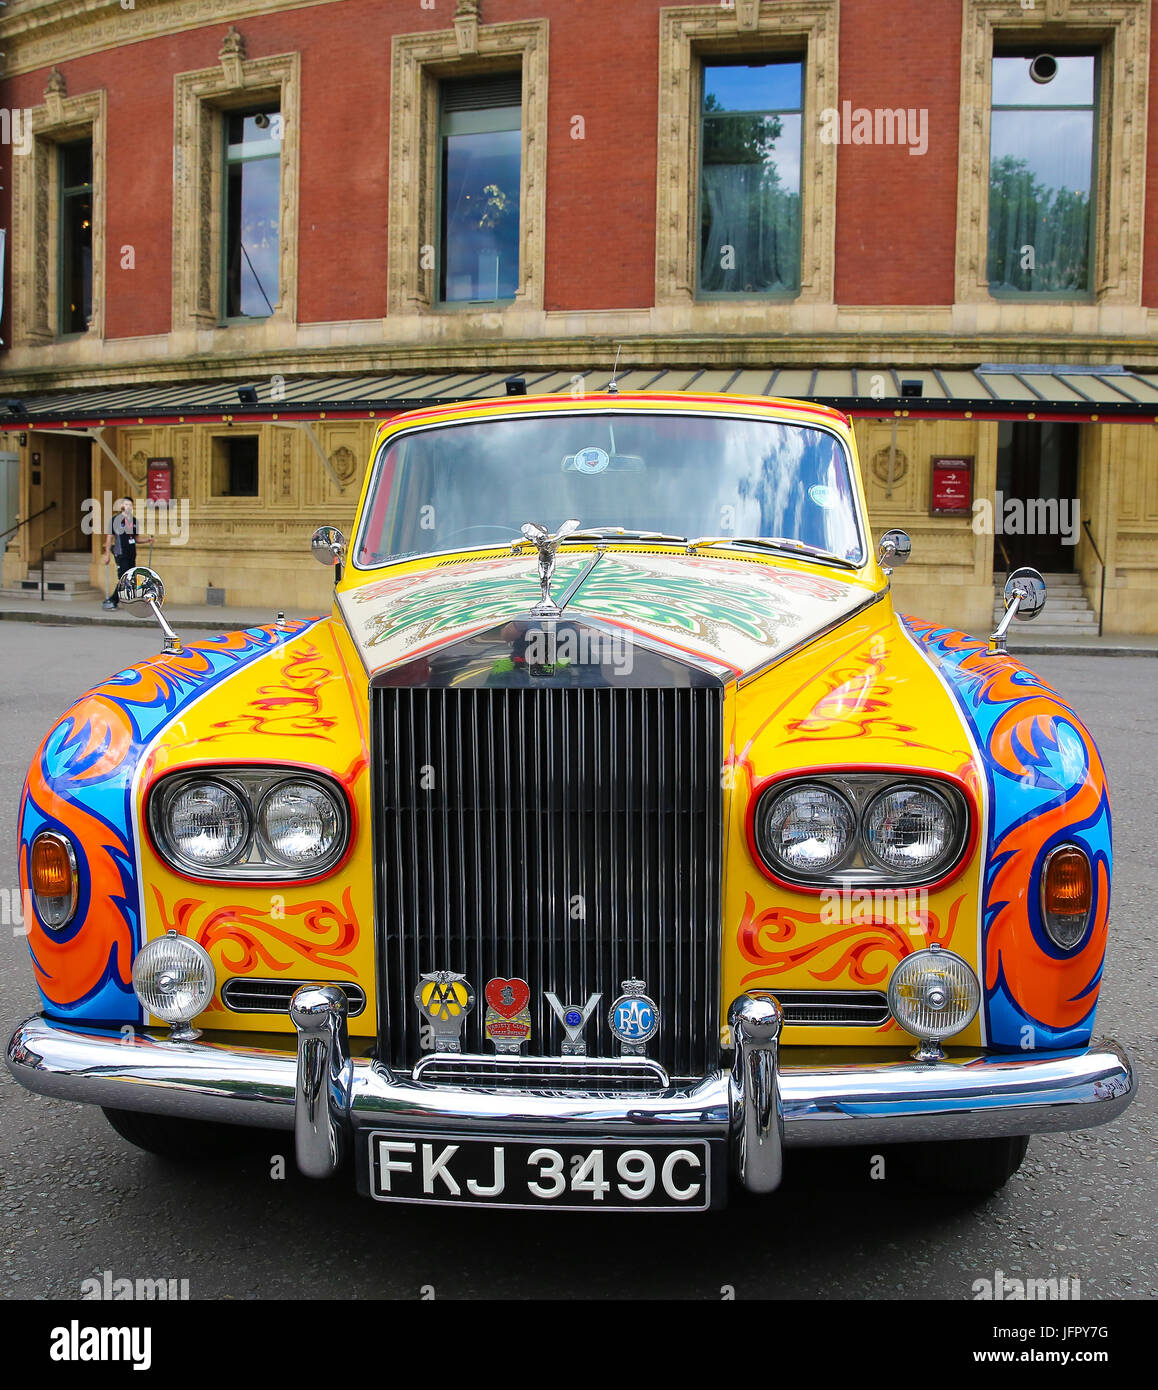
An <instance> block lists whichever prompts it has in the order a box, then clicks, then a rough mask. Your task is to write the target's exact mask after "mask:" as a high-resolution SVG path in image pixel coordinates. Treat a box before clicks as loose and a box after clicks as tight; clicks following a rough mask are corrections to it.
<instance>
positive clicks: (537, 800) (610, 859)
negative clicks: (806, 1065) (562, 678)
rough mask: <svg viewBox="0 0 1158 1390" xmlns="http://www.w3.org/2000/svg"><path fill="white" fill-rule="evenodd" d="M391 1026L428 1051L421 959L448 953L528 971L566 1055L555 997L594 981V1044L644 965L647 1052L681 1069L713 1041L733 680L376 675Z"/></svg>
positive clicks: (411, 1054)
mask: <svg viewBox="0 0 1158 1390" xmlns="http://www.w3.org/2000/svg"><path fill="white" fill-rule="evenodd" d="M371 716H372V722H373V739H372V746H373V749H374V778H375V790H374V798H375V802H374V804H375V816H374V821H375V825H374V843H375V861H376V864H377V866H378V871H377V880H376V892H377V917H378V933H379V936H378V961H379V971H380V975H381V982H380V989H379V999H380V1001H381V1002H380V1020H379V1032H380V1042H381V1048H382V1053H383V1056H384V1057H385V1058H386V1059H387V1060H388V1061H389V1062H390V1063H391V1065H393V1066H396V1067H399V1068H406V1069H408V1068H410V1067H411V1066H413V1065H414V1063H415V1062H416V1061H417V1060H418V1059H419V1058H420V1056H421V1055H422V1047H421V1038H420V1025H421V1023H422V1019H421V1016H420V1015H419V1013H418V1010H417V1008H416V1007H415V1005H414V1002H413V993H414V988H415V985H416V984H417V982H418V980H419V977H420V976H421V975H422V974H424V973H426V972H429V971H433V970H448V969H449V970H456V971H461V972H462V973H463V974H465V975H466V976H467V978H468V979H469V980H470V982H471V984H472V985H473V986H474V988H475V991H476V996H477V1002H476V1005H475V1008H474V1011H473V1012H472V1014H471V1015H470V1017H469V1019H468V1021H467V1024H466V1028H465V1030H464V1035H463V1040H462V1042H463V1048H464V1050H465V1051H468V1052H482V1053H485V1052H490V1051H491V1047H490V1045H489V1044H488V1043H486V1042H485V1039H484V1035H483V1015H484V1012H485V1007H486V1005H485V1000H484V999H483V990H484V987H485V985H486V982H487V981H488V980H490V979H493V978H495V977H502V978H511V977H514V976H520V977H522V978H523V979H525V980H527V981H528V983H529V984H530V986H531V1001H530V1010H531V1020H532V1034H531V1043H530V1045H529V1047H528V1049H527V1051H528V1052H529V1053H535V1054H552V1055H558V1054H559V1052H560V1049H561V1043H562V1040H563V1035H562V1029H561V1028H560V1026H559V1024H558V1023H557V1022H556V1020H555V1017H554V1015H553V1014H552V1012H551V1010H550V1008H549V1006H548V1005H547V1003H546V1001H545V999H544V991H546V990H551V991H553V992H554V993H555V994H556V995H557V996H558V998H559V1000H560V1001H561V1002H562V1003H563V1004H564V1005H567V1004H573V1003H578V1004H583V1003H584V1002H585V1001H586V1000H587V998H588V996H589V995H591V994H595V993H599V994H601V995H602V998H601V1000H600V1002H599V1005H598V1007H597V1008H596V1010H595V1012H594V1013H593V1014H592V1017H591V1020H590V1022H589V1023H588V1025H587V1028H586V1030H585V1039H586V1043H587V1050H588V1052H589V1053H590V1054H591V1055H592V1056H596V1055H604V1056H611V1055H615V1054H617V1053H618V1050H619V1048H618V1044H617V1043H616V1042H615V1039H614V1038H613V1037H612V1036H611V1034H610V1031H609V1029H608V1026H607V1012H608V1009H609V1007H610V1005H611V1003H612V1000H613V999H614V998H615V996H616V995H617V994H618V993H619V990H620V982H621V981H622V980H625V979H628V978H629V977H636V978H639V979H642V980H644V981H645V982H646V985H647V990H648V993H649V994H651V996H652V998H653V999H655V1000H656V1002H657V1003H658V1004H659V1006H660V1010H661V1015H662V1024H661V1030H660V1033H659V1035H658V1037H657V1038H656V1039H655V1040H654V1041H653V1042H652V1043H651V1044H649V1046H648V1049H647V1050H648V1053H649V1055H651V1056H653V1057H654V1058H655V1059H656V1060H657V1061H659V1062H661V1064H662V1065H663V1066H664V1067H665V1068H666V1070H667V1071H668V1072H669V1074H670V1075H671V1076H673V1077H693V1076H702V1075H703V1074H704V1073H705V1072H706V1071H707V1070H709V1069H710V1068H712V1067H714V1066H716V1065H718V1059H719V1017H718V1014H719V954H720V943H719V903H720V841H721V790H720V780H721V779H720V767H721V761H722V751H721V743H722V721H723V695H722V691H721V690H720V689H719V688H718V687H716V686H707V687H691V688H671V689H667V688H664V689H640V688H630V689H629V688H621V687H613V688H606V687H587V688H538V689H527V688H524V689H518V688H515V689H474V688H467V689H427V688H419V689H409V688H383V687H375V688H373V689H372V690H371Z"/></svg>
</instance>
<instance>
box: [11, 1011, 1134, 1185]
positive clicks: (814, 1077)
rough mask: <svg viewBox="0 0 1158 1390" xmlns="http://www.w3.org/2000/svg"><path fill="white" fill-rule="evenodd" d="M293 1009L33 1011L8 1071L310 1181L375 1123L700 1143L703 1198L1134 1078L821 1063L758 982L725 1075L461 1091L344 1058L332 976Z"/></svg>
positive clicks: (1064, 1111)
mask: <svg viewBox="0 0 1158 1390" xmlns="http://www.w3.org/2000/svg"><path fill="white" fill-rule="evenodd" d="M290 1014H291V1017H292V1019H293V1022H294V1026H295V1028H296V1029H297V1050H296V1055H295V1054H294V1052H292V1051H290V1050H288V1049H287V1050H285V1051H281V1052H279V1051H275V1050H273V1049H270V1048H259V1047H252V1048H247V1047H238V1046H235V1045H232V1044H229V1045H226V1044H224V1043H219V1042H213V1041H205V1040H202V1041H196V1042H182V1041H174V1040H172V1039H171V1038H169V1037H161V1036H154V1035H152V1034H148V1033H138V1034H136V1035H134V1036H131V1037H126V1035H124V1034H122V1033H121V1032H120V1031H119V1030H111V1029H110V1030H98V1029H87V1028H81V1027H77V1026H73V1025H69V1024H65V1023H60V1022H56V1021H54V1020H51V1019H46V1018H44V1017H42V1016H40V1015H36V1016H34V1017H32V1018H30V1019H28V1020H27V1021H26V1022H24V1023H22V1024H21V1025H20V1027H19V1028H17V1030H16V1032H15V1033H14V1035H13V1037H12V1040H11V1042H10V1043H9V1045H8V1052H7V1062H8V1067H9V1070H10V1071H11V1072H12V1074H13V1076H14V1077H15V1078H16V1080H17V1081H19V1082H20V1083H21V1084H22V1085H24V1086H26V1087H27V1088H28V1089H29V1090H31V1091H36V1092H39V1093H41V1094H43V1095H49V1096H57V1097H61V1098H64V1099H67V1100H78V1101H87V1102H90V1103H94V1104H97V1105H103V1106H110V1107H114V1108H117V1109H124V1110H137V1111H146V1112H152V1113H156V1114H162V1115H170V1116H176V1117H182V1118H186V1119H195V1120H209V1121H225V1122H229V1123H234V1124H241V1125H252V1126H260V1127H266V1128H271V1129H280V1130H293V1132H294V1139H295V1148H296V1153H297V1162H298V1166H299V1167H300V1168H301V1170H302V1172H303V1173H305V1174H307V1175H308V1176H310V1177H316V1178H324V1177H328V1176H330V1175H331V1174H333V1173H334V1172H336V1171H337V1170H338V1168H339V1167H340V1166H341V1164H342V1162H343V1160H344V1158H345V1157H346V1155H347V1153H348V1152H350V1150H351V1147H352V1146H353V1144H354V1142H355V1139H356V1137H357V1136H358V1135H359V1134H360V1133H365V1132H371V1131H382V1130H389V1131H390V1132H391V1133H392V1134H399V1135H404V1136H412V1137H413V1138H414V1139H415V1140H416V1141H417V1140H421V1139H422V1138H423V1136H433V1135H435V1134H438V1135H440V1136H448V1135H449V1136H463V1137H464V1138H465V1137H467V1136H472V1137H481V1138H488V1139H489V1138H494V1139H496V1140H502V1139H503V1138H505V1137H506V1136H520V1137H523V1138H536V1137H539V1138H540V1139H542V1140H543V1141H544V1142H545V1141H546V1140H548V1139H552V1140H554V1141H555V1142H558V1143H564V1144H566V1143H569V1142H571V1141H574V1140H581V1141H582V1140H586V1141H595V1140H597V1141H599V1142H607V1143H611V1144H616V1143H619V1144H622V1143H624V1142H632V1143H635V1144H638V1145H641V1146H643V1145H646V1144H647V1143H648V1142H649V1141H651V1142H663V1143H668V1142H669V1141H673V1140H676V1141H678V1140H687V1141H692V1140H700V1141H704V1140H706V1141H707V1142H708V1144H709V1145H711V1146H713V1147H714V1149H715V1150H716V1152H717V1153H718V1154H721V1155H722V1153H723V1152H724V1151H726V1154H727V1158H728V1162H727V1164H722V1163H720V1164H717V1165H716V1169H717V1177H716V1181H715V1183H714V1185H713V1188H714V1190H713V1193H712V1201H713V1203H715V1202H718V1201H719V1200H721V1199H722V1195H723V1184H722V1182H721V1174H720V1172H719V1170H721V1169H723V1168H725V1167H726V1168H730V1170H731V1173H732V1175H733V1177H734V1180H735V1181H736V1182H738V1183H739V1184H740V1186H742V1187H743V1188H746V1189H747V1190H749V1191H751V1192H757V1193H762V1192H771V1191H773V1190H774V1189H775V1188H776V1187H777V1186H778V1185H779V1183H780V1179H781V1174H782V1170H783V1151H784V1148H785V1147H786V1146H788V1147H794V1146H807V1145H813V1146H827V1145H840V1144H868V1145H876V1144H888V1143H896V1142H908V1141H916V1140H944V1139H949V1140H953V1139H975V1138H985V1137H991V1136H999V1135H1020V1134H1032V1133H1042V1132H1047V1131H1053V1130H1069V1129H1086V1128H1089V1127H1091V1126H1094V1125H1099V1124H1104V1123H1106V1122H1107V1121H1109V1120H1113V1119H1115V1118H1116V1117H1117V1116H1118V1115H1120V1114H1121V1113H1122V1111H1123V1110H1125V1108H1126V1107H1127V1106H1128V1105H1129V1104H1130V1102H1131V1100H1132V1099H1133V1098H1134V1093H1135V1089H1136V1081H1135V1075H1134V1069H1133V1066H1132V1064H1131V1061H1130V1058H1129V1057H1128V1056H1127V1055H1126V1053H1125V1051H1124V1050H1123V1049H1122V1048H1120V1047H1119V1046H1118V1045H1117V1044H1116V1043H1114V1042H1111V1041H1108V1040H1099V1041H1095V1042H1092V1043H1091V1044H1090V1045H1089V1047H1087V1048H1084V1049H1078V1050H1072V1051H1065V1052H1049V1053H1033V1054H1019V1055H1009V1054H986V1053H975V1054H971V1055H970V1054H966V1055H956V1056H953V1057H950V1058H947V1059H946V1060H944V1061H940V1062H921V1061H915V1060H913V1059H912V1058H911V1057H909V1056H907V1055H900V1056H896V1057H889V1056H885V1057H884V1058H883V1059H882V1056H881V1054H879V1053H877V1054H874V1055H873V1057H872V1058H871V1059H869V1060H866V1059H865V1057H863V1056H862V1057H861V1058H859V1059H858V1058H857V1057H856V1056H855V1055H850V1056H849V1058H848V1060H847V1061H846V1060H843V1058H842V1059H841V1060H836V1061H830V1060H829V1058H831V1057H832V1056H833V1053H832V1052H829V1053H828V1054H826V1055H825V1057H824V1059H823V1061H819V1060H816V1059H815V1058H816V1054H812V1055H811V1057H810V1056H809V1054H808V1051H807V1050H805V1049H798V1048H794V1049H792V1052H791V1054H789V1055H785V1054H784V1053H783V1052H782V1051H781V1049H780V1032H781V1028H782V1026H783V1014H782V1011H781V1008H780V1006H779V1004H778V1003H777V1001H776V998H775V995H774V994H773V993H771V992H766V991H752V992H750V993H747V994H741V995H740V996H739V997H738V998H737V999H736V1000H734V1002H733V1003H732V1006H731V1008H730V1010H729V1013H728V1021H729V1024H730V1026H731V1029H732V1037H733V1039H734V1046H735V1051H734V1062H733V1065H732V1067H731V1069H730V1070H729V1071H722V1070H721V1071H718V1072H715V1073H713V1074H710V1075H708V1076H706V1077H704V1078H703V1079H702V1080H701V1081H698V1082H696V1083H694V1084H690V1085H681V1086H668V1087H667V1088H664V1089H653V1090H643V1091H635V1090H633V1091H630V1092H622V1091H621V1092H617V1093H611V1092H598V1093H592V1092H590V1091H579V1090H575V1091H567V1090H566V1089H564V1088H552V1089H551V1090H527V1089H522V1088H515V1087H502V1088H500V1087H493V1088H492V1087H482V1086H475V1085H470V1086H466V1085H463V1086H459V1087H455V1086H448V1085H446V1084H442V1083H440V1084H426V1083H424V1082H423V1081H422V1080H416V1079H414V1078H413V1077H412V1076H410V1075H398V1074H397V1073H393V1072H391V1071H390V1070H389V1069H388V1068H387V1067H385V1066H384V1065H383V1064H382V1063H381V1062H379V1061H376V1060H373V1059H370V1058H361V1057H353V1056H351V1054H350V1049H349V1044H348V1039H347V1031H346V998H345V995H344V994H343V993H342V991H341V990H340V989H338V988H337V987H335V986H332V985H307V986H304V987H303V988H301V989H299V990H298V991H297V992H296V994H295V995H294V998H293V1002H292V1005H291V1008H290ZM463 1060H464V1061H469V1060H470V1059H469V1058H464V1059H463ZM479 1060H483V1059H479ZM486 1060H493V1059H486ZM403 1147H406V1146H403ZM359 1162H360V1163H361V1162H362V1160H361V1159H360V1160H359Z"/></svg>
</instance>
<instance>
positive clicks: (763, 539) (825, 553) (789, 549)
mask: <svg viewBox="0 0 1158 1390" xmlns="http://www.w3.org/2000/svg"><path fill="white" fill-rule="evenodd" d="M707 545H754V546H758V547H760V549H762V550H779V551H781V552H783V553H784V554H785V555H806V556H808V558H809V559H812V560H823V561H825V562H826V563H827V564H830V565H840V566H841V567H842V568H843V569H850V570H855V569H860V566H859V565H858V564H857V563H856V562H855V561H854V560H846V559H845V558H844V557H843V556H841V555H834V554H833V553H832V551H831V550H822V549H821V548H820V547H819V546H818V545H808V544H807V543H806V542H804V541H797V540H792V539H791V538H790V537H788V536H697V537H696V539H695V540H691V541H688V554H689V555H693V554H695V552H696V550H698V549H699V547H700V546H707Z"/></svg>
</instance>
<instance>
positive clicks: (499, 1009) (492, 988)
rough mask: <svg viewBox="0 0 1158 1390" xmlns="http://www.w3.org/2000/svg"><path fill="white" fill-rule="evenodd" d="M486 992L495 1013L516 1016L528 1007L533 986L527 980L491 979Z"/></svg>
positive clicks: (505, 1016) (509, 1016) (508, 1016)
mask: <svg viewBox="0 0 1158 1390" xmlns="http://www.w3.org/2000/svg"><path fill="white" fill-rule="evenodd" d="M484 993H485V994H486V1000H487V1003H488V1004H489V1005H490V1006H491V1008H492V1009H494V1011H495V1013H497V1014H502V1016H503V1017H504V1018H514V1016H515V1014H517V1013H519V1012H520V1010H522V1009H525V1008H526V1007H527V1002H528V1000H529V999H530V997H531V986H530V985H529V984H527V982H526V980H491V981H490V982H489V983H488V985H487V987H486V990H485V991H484Z"/></svg>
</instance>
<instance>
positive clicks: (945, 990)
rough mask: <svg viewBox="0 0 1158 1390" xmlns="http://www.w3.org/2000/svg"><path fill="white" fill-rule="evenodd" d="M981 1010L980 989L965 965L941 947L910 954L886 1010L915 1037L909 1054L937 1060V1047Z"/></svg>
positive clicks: (895, 979)
mask: <svg viewBox="0 0 1158 1390" xmlns="http://www.w3.org/2000/svg"><path fill="white" fill-rule="evenodd" d="M980 1007H981V986H980V984H979V983H978V980H977V976H976V975H975V974H974V973H973V971H972V969H971V968H970V966H969V965H968V963H967V962H966V961H963V960H962V959H961V957H960V956H959V955H956V954H955V953H954V952H953V951H946V950H945V949H944V947H943V946H930V947H929V948H928V950H926V951H914V952H913V954H912V955H910V956H906V957H905V958H904V960H903V961H901V963H900V965H898V966H897V968H896V969H895V970H894V971H893V976H892V979H891V980H890V981H889V1009H890V1010H891V1011H892V1015H893V1017H894V1018H895V1019H896V1020H897V1022H898V1023H899V1024H900V1025H901V1027H902V1028H903V1029H904V1030H905V1032H906V1033H912V1035H913V1036H914V1037H915V1038H917V1039H918V1042H919V1045H918V1047H917V1048H916V1049H915V1051H914V1052H913V1056H914V1057H915V1058H916V1059H917V1060H918V1061H919V1062H938V1061H940V1060H941V1059H942V1058H943V1057H944V1056H945V1054H944V1052H943V1051H942V1050H941V1046H940V1044H941V1043H942V1042H943V1041H944V1039H945V1038H951V1037H953V1035H954V1034H956V1033H960V1032H961V1031H962V1029H964V1028H967V1027H968V1026H969V1024H970V1023H972V1022H973V1020H974V1018H975V1017H976V1016H977V1010H978V1009H979V1008H980Z"/></svg>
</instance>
